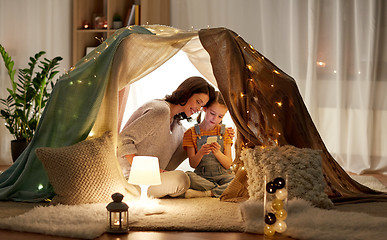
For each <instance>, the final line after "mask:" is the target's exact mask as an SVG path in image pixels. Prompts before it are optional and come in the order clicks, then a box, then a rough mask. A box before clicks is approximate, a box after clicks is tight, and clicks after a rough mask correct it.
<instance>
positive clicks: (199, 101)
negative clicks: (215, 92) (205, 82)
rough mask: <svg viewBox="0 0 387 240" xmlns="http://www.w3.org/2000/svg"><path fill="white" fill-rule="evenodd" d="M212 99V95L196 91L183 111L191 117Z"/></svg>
mask: <svg viewBox="0 0 387 240" xmlns="http://www.w3.org/2000/svg"><path fill="white" fill-rule="evenodd" d="M208 100H210V97H209V96H208V95H207V94H205V93H195V94H193V95H192V96H191V97H190V98H189V99H188V101H187V103H186V104H185V105H184V106H183V111H184V113H185V115H187V117H190V116H191V115H192V114H194V113H196V112H198V111H199V110H200V109H202V107H203V106H204V105H206V103H207V102H208Z"/></svg>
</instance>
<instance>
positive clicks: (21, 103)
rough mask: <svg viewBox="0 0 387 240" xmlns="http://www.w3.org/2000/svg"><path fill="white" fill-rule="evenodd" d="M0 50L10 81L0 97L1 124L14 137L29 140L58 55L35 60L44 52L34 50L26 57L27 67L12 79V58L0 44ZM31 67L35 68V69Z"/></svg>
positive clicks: (47, 95)
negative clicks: (32, 53)
mask: <svg viewBox="0 0 387 240" xmlns="http://www.w3.org/2000/svg"><path fill="white" fill-rule="evenodd" d="M0 53H1V56H2V57H3V60H4V64H5V67H6V68H7V70H8V76H9V78H10V80H11V88H7V91H8V93H9V95H8V97H7V98H0V103H1V105H2V106H3V108H2V109H1V110H0V117H1V118H3V119H4V120H5V126H6V127H7V129H8V130H9V132H10V133H11V134H12V135H13V136H14V137H15V139H16V140H19V141H26V142H29V141H31V139H32V137H33V135H34V133H35V129H36V127H37V126H38V123H39V119H40V116H41V114H42V111H43V109H44V107H45V105H46V103H47V101H48V98H49V96H50V93H51V92H50V90H51V89H52V88H53V86H54V81H53V79H54V77H55V75H56V74H57V73H58V72H59V71H56V70H55V69H56V68H57V67H58V65H59V62H60V61H61V60H62V57H59V56H58V57H55V58H53V59H51V60H49V59H47V58H44V60H40V61H39V59H40V57H42V56H43V55H44V54H46V52H44V51H40V52H38V53H36V54H35V55H34V56H33V57H30V59H29V60H30V61H29V63H28V66H29V67H27V68H24V69H19V70H18V75H17V80H18V81H15V73H16V70H15V69H14V61H13V60H12V58H11V57H10V56H9V55H8V53H7V52H6V51H5V49H4V47H3V46H2V45H1V44H0ZM35 67H37V68H38V69H39V70H37V71H36V72H35V71H34V70H35ZM49 87H50V88H49Z"/></svg>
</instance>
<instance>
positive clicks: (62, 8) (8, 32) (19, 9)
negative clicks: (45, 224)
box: [0, 0, 71, 165]
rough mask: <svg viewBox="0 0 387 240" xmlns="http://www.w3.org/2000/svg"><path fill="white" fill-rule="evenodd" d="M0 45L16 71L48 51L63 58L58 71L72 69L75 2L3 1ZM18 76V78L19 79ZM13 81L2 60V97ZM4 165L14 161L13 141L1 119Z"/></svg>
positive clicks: (0, 152)
mask: <svg viewBox="0 0 387 240" xmlns="http://www.w3.org/2000/svg"><path fill="white" fill-rule="evenodd" d="M0 44H1V45H3V47H4V48H5V49H6V51H7V52H8V54H9V55H10V56H11V57H12V59H13V60H14V62H15V68H17V69H18V68H26V67H28V61H29V57H30V56H33V55H34V54H35V53H37V52H39V51H45V52H46V54H45V55H44V56H45V57H47V58H49V59H51V58H54V57H56V56H61V57H63V60H62V62H61V64H60V67H59V68H58V70H60V71H61V73H63V72H64V69H68V68H69V66H70V59H71V58H70V57H71V0H0ZM16 77H17V76H15V78H16ZM10 86H11V85H10V80H9V77H8V75H7V71H6V68H5V67H4V62H3V59H0V97H1V98H4V97H6V96H8V94H7V91H6V89H7V88H9V87H10ZM0 124H1V126H0V165H8V164H10V163H11V162H12V160H11V147H10V141H11V140H12V139H13V138H12V136H11V135H10V134H9V133H8V130H7V129H6V128H5V127H4V120H3V119H0Z"/></svg>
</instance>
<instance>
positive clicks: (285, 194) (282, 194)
mask: <svg viewBox="0 0 387 240" xmlns="http://www.w3.org/2000/svg"><path fill="white" fill-rule="evenodd" d="M275 196H276V197H277V198H278V199H281V200H284V199H285V198H287V197H288V190H286V188H282V189H278V190H277V191H276V192H275Z"/></svg>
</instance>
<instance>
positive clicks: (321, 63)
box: [317, 62, 326, 67]
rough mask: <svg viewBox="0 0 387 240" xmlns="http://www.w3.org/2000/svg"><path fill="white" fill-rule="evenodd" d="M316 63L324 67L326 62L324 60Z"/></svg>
mask: <svg viewBox="0 0 387 240" xmlns="http://www.w3.org/2000/svg"><path fill="white" fill-rule="evenodd" d="M317 65H319V66H320V67H325V65H326V63H325V62H317Z"/></svg>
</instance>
